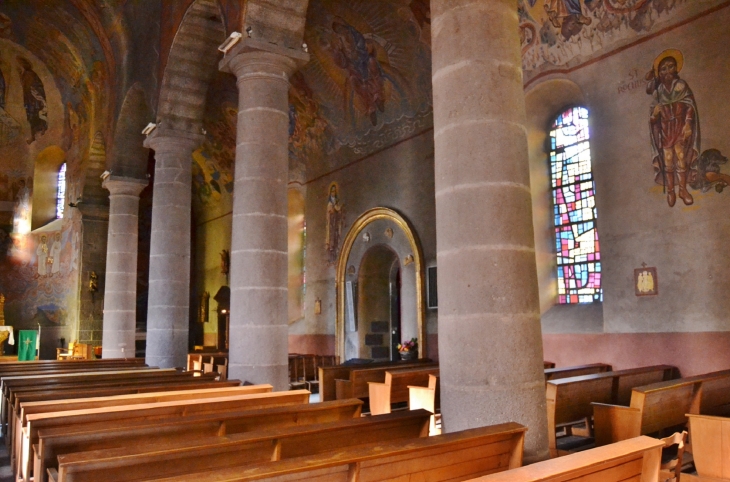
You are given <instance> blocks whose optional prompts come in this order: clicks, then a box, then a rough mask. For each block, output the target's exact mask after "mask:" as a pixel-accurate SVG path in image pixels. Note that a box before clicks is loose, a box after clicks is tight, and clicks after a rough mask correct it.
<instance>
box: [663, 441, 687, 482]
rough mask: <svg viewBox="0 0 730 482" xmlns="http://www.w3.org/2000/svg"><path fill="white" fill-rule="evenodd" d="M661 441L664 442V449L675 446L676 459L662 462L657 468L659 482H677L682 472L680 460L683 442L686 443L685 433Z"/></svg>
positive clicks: (682, 455)
mask: <svg viewBox="0 0 730 482" xmlns="http://www.w3.org/2000/svg"><path fill="white" fill-rule="evenodd" d="M661 440H662V442H664V448H669V447H672V446H674V445H676V446H677V457H676V458H674V457H672V458H671V459H669V460H667V461H666V462H665V461H664V460H662V463H661V465H660V467H659V482H669V481H674V482H679V480H680V478H679V477H680V474H681V472H682V459H683V458H684V448H685V442H686V441H687V432H686V431H684V432H676V433H675V434H673V435H670V436H669V437H665V438H663V439H661ZM662 458H663V457H662Z"/></svg>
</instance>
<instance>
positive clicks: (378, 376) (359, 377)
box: [335, 362, 438, 400]
mask: <svg viewBox="0 0 730 482" xmlns="http://www.w3.org/2000/svg"><path fill="white" fill-rule="evenodd" d="M395 368H438V363H433V362H432V363H418V364H416V365H408V366H402V365H400V366H397V367H393V366H382V367H363V368H357V369H354V370H350V373H349V379H347V380H343V379H337V380H335V396H336V398H337V400H343V399H346V398H368V397H369V396H370V391H369V389H368V383H369V382H380V383H382V382H383V381H385V372H387V371H388V370H393V369H395Z"/></svg>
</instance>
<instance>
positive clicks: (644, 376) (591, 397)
mask: <svg viewBox="0 0 730 482" xmlns="http://www.w3.org/2000/svg"><path fill="white" fill-rule="evenodd" d="M676 372H677V369H676V368H675V367H673V366H669V365H656V366H650V367H639V368H632V369H628V370H618V371H615V372H604V373H598V374H594V375H583V376H578V377H570V378H560V379H557V380H549V381H548V382H547V386H546V390H545V396H546V399H547V418H548V440H549V443H548V446H549V448H550V455H551V456H553V457H556V456H558V455H565V454H566V453H568V452H566V451H562V450H558V446H557V437H556V431H557V430H558V429H559V428H561V427H568V429H569V425H571V424H575V423H576V422H584V423H585V424H586V428H587V429H588V434H589V433H590V418H591V416H592V415H593V405H591V403H592V402H597V403H612V404H618V403H628V400H629V398H628V397H629V395H630V393H631V389H632V388H634V387H637V386H641V385H645V384H647V383H652V382H658V381H662V380H668V379H671V378H672V377H673V376H675V374H676Z"/></svg>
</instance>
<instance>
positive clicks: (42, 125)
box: [17, 56, 48, 144]
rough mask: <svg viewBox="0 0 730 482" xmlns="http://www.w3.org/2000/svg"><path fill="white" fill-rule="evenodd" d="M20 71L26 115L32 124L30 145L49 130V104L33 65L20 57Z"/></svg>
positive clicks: (18, 59)
mask: <svg viewBox="0 0 730 482" xmlns="http://www.w3.org/2000/svg"><path fill="white" fill-rule="evenodd" d="M17 61H18V70H19V73H20V81H21V85H22V86H23V103H24V105H25V113H26V116H27V118H28V123H29V124H30V138H29V139H28V141H27V142H28V144H31V143H33V142H35V140H36V138H37V137H38V136H42V135H43V134H45V133H46V131H47V130H48V104H47V103H46V89H45V88H44V87H43V82H42V81H41V78H40V77H38V74H36V73H35V71H34V70H33V66H32V65H31V63H30V62H29V61H28V60H27V59H25V58H23V57H20V56H19V57H18V58H17Z"/></svg>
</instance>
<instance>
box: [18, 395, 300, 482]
mask: <svg viewBox="0 0 730 482" xmlns="http://www.w3.org/2000/svg"><path fill="white" fill-rule="evenodd" d="M309 395H310V394H309V392H308V391H307V390H292V391H288V392H274V393H259V394H251V395H235V396H229V397H220V398H212V399H202V400H176V401H170V402H160V403H145V404H140V405H125V406H116V407H105V408H93V409H85V410H69V411H65V412H50V413H38V414H33V415H28V416H27V425H26V427H25V429H24V430H23V433H22V442H21V443H22V446H21V449H20V456H19V459H18V460H19V462H20V463H19V464H18V469H19V470H18V472H19V474H18V475H19V476H22V478H23V480H24V481H26V482H28V481H29V479H30V474H31V471H32V457H31V453H32V452H31V446H32V445H33V444H36V443H38V431H39V430H42V429H46V428H50V427H71V426H74V425H77V424H85V423H96V422H100V423H109V422H112V421H118V420H123V421H125V423H129V422H133V421H137V420H144V421H147V422H153V421H162V420H165V419H170V418H184V417H189V416H191V415H194V414H204V413H216V412H226V411H231V410H242V409H251V410H253V409H256V408H264V407H277V406H279V407H281V406H291V405H298V404H306V403H309Z"/></svg>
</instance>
